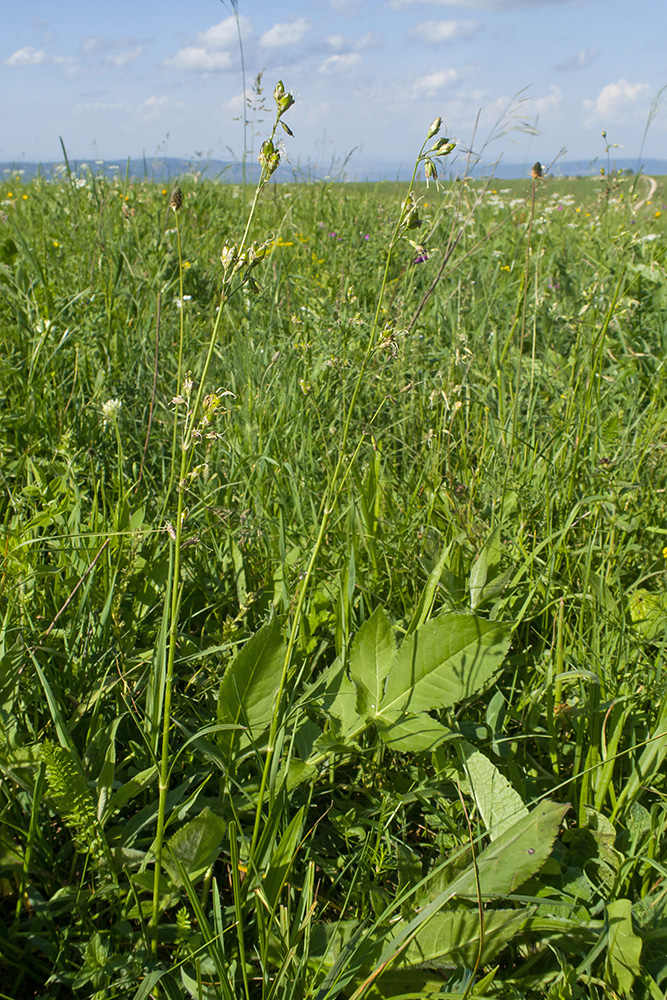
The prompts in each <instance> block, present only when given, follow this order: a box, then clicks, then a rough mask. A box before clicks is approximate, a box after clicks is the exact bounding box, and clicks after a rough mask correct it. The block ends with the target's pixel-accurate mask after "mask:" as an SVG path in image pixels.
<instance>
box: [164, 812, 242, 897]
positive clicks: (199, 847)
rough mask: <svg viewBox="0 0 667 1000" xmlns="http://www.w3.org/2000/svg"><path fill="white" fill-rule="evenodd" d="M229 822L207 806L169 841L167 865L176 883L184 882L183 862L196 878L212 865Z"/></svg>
mask: <svg viewBox="0 0 667 1000" xmlns="http://www.w3.org/2000/svg"><path fill="white" fill-rule="evenodd" d="M226 829H227V824H226V823H225V821H224V820H223V819H221V818H220V816H216V815H215V813H212V812H211V810H210V809H209V808H208V807H207V808H206V809H204V810H203V812H201V813H200V814H199V816H195V818H194V819H191V820H190V821H189V822H187V823H184V824H183V826H182V827H180V828H179V829H178V830H177V831H176V833H174V834H173V836H172V837H170V839H169V841H168V842H167V844H166V845H165V852H164V867H165V869H166V870H167V872H168V873H169V876H170V878H171V880H172V882H173V883H174V884H175V885H182V884H183V880H182V877H181V874H180V872H179V864H180V865H181V866H182V868H183V869H184V870H185V872H186V874H187V876H188V878H189V879H190V880H191V881H192V882H195V881H196V880H197V879H198V878H199V877H200V876H201V875H203V874H204V872H205V871H206V869H207V868H208V867H209V865H212V864H213V862H214V861H215V859H216V858H217V856H218V854H219V851H220V844H221V843H222V838H223V837H224V835H225V830H226Z"/></svg>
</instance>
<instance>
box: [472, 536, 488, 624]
mask: <svg viewBox="0 0 667 1000" xmlns="http://www.w3.org/2000/svg"><path fill="white" fill-rule="evenodd" d="M488 568H489V564H488V561H487V552H486V546H484V547H483V548H482V551H481V552H480V554H479V555H478V556H477V558H476V559H475V561H474V563H473V564H472V569H471V570H470V583H469V586H470V608H471V610H472V611H475V609H476V608H477V606H478V605H479V604H480V602H481V597H482V592H483V590H484V584H485V583H486V574H487V572H488Z"/></svg>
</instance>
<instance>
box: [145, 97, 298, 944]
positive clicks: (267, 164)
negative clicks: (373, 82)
mask: <svg viewBox="0 0 667 1000" xmlns="http://www.w3.org/2000/svg"><path fill="white" fill-rule="evenodd" d="M273 96H274V99H275V102H276V109H277V110H276V119H275V122H274V125H273V129H272V131H271V135H270V137H269V138H268V139H267V140H266V141H265V142H264V144H263V145H262V148H261V150H260V154H259V162H260V164H261V167H262V172H261V175H260V179H259V181H258V184H257V188H256V190H255V196H254V198H253V202H252V205H251V208H250V212H249V213H248V218H247V221H246V227H245V230H244V232H243V236H242V238H241V241H240V243H238V244H235V245H229V244H225V246H224V247H223V250H222V254H221V262H222V266H223V282H222V291H221V295H220V304H219V307H218V312H217V315H216V318H215V323H214V324H213V330H212V331H211V336H210V339H209V344H208V350H207V352H206V359H205V361H204V366H203V368H202V371H201V375H200V378H199V385H198V387H197V392H196V395H195V399H194V403H192V405H190V399H191V393H192V390H193V383H192V379H191V378H190V376H189V374H188V375H186V377H185V380H184V383H183V386H181V382H180V379H181V374H182V358H183V342H184V323H185V317H184V310H183V261H182V257H181V244H180V229H179V226H178V210H179V209H180V207H181V204H182V198H181V192H180V190H179V189H178V188H176V189H175V190H174V193H173V194H172V199H171V207H172V209H173V210H174V213H175V214H176V231H177V236H178V249H179V273H180V299H181V340H180V349H179V362H178V372H179V383H178V392H179V394H178V395H177V396H176V397H175V398H174V400H173V402H174V405H175V406H176V412H175V417H174V425H175V426H174V448H173V454H172V472H171V480H170V487H171V486H173V475H174V471H173V470H174V466H175V465H176V461H175V459H176V442H177V440H178V423H179V421H178V413H179V406H182V405H185V407H186V413H185V417H184V420H183V424H182V428H183V429H182V439H181V459H180V463H179V477H178V483H177V503H176V519H175V524H174V525H173V526H170V528H169V534H170V537H171V545H172V546H173V549H172V552H173V561H172V566H173V572H172V577H171V591H170V596H169V638H168V651H167V669H166V674H165V684H164V692H163V703H162V735H161V741H160V759H159V778H158V815H157V829H156V834H155V848H154V850H155V868H154V872H153V905H152V913H151V919H150V923H149V929H150V935H151V948H152V951H153V954H154V955H155V954H156V953H157V944H158V924H159V920H160V877H161V875H162V868H163V855H164V831H165V824H166V811H167V794H168V792H169V777H170V764H169V762H170V735H171V700H172V688H173V681H174V665H175V662H176V645H177V639H178V612H179V606H180V601H181V592H182V587H181V582H180V577H181V541H182V535H183V525H184V522H185V520H186V518H187V511H186V509H185V503H184V496H185V489H186V487H187V483H188V479H189V477H190V476H192V475H194V472H191V471H190V467H191V463H192V457H193V453H194V447H195V445H196V444H197V443H198V442H199V441H200V440H201V438H202V437H203V436H205V433H206V430H205V429H206V427H207V426H208V425H209V424H210V421H211V418H212V415H213V413H214V411H215V410H216V409H217V408H218V407H219V405H220V395H221V394H220V393H218V392H215V393H210V394H208V395H206V396H205V395H204V387H205V385H206V380H207V378H208V372H209V369H210V366H211V362H212V360H213V353H214V351H215V346H216V344H217V342H218V337H219V334H220V328H221V325H222V317H223V313H224V307H225V304H226V303H227V302H228V301H229V298H230V296H231V295H232V294H233V293H234V292H236V291H238V289H239V288H241V287H243V286H244V285H249V286H250V288H251V289H253V290H255V291H257V290H258V285H257V282H256V280H255V279H254V277H253V276H252V271H253V270H254V269H255V268H256V267H257V266H258V265H259V264H260V263H261V262H262V260H263V259H264V258H265V256H266V249H267V248H266V245H265V244H264V245H259V246H258V245H257V244H256V243H253V244H252V245H250V246H247V241H248V236H249V233H250V228H251V225H252V222H253V218H254V215H255V210H256V208H257V204H258V202H259V198H260V196H261V194H262V192H263V190H264V188H265V187H266V185H267V183H268V181H269V179H270V178H271V176H272V174H274V173H275V171H276V170H277V169H278V166H279V164H280V151H279V150H278V148H277V144H276V143H275V142H274V140H275V137H276V132H277V131H278V127H279V126H281V127H282V129H283V130H284V131H285V132H286V133H287V134H288V135H292V132H291V130H290V129H289V127H288V126H287V125H286V124H285V123H284V122H283V121H282V116H283V115H284V114H285V112H287V111H289V109H290V108H291V107H292V105H293V104H294V97H293V96H292V94H290V93H286V92H285V88H284V86H283V83H282V81H279V82H278V83H277V84H276V87H275V90H274V92H273ZM233 285H234V288H232V286H233ZM181 390H182V392H181Z"/></svg>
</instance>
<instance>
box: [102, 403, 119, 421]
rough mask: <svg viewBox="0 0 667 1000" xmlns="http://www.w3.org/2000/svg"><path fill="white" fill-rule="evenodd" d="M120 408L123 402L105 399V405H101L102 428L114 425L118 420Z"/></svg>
mask: <svg viewBox="0 0 667 1000" xmlns="http://www.w3.org/2000/svg"><path fill="white" fill-rule="evenodd" d="M122 406H123V401H122V400H121V399H107V401H106V403H102V425H103V426H104V427H106V426H107V425H108V424H112V423H115V421H116V420H117V419H118V416H119V414H120V411H121V409H122Z"/></svg>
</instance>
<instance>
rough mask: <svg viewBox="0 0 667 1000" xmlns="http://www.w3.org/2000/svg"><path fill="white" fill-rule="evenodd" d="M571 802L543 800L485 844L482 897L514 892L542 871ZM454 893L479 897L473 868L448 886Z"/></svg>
mask: <svg viewBox="0 0 667 1000" xmlns="http://www.w3.org/2000/svg"><path fill="white" fill-rule="evenodd" d="M569 808H570V804H569V803H566V804H565V805H562V804H561V803H558V802H546V801H545V802H540V804H539V805H537V806H535V808H534V809H531V810H530V812H529V813H528V814H527V815H526V816H523V817H522V818H521V819H520V820H518V821H517V822H516V823H513V824H512V826H510V827H509V828H508V829H506V830H505V831H504V833H501V835H500V836H499V837H498V838H497V839H496V840H494V841H493V843H491V844H489V846H488V847H485V848H484V850H483V851H482V852H481V853H480V854H479V856H478V858H477V870H478V872H479V881H480V886H481V889H482V895H483V896H504V895H506V894H507V893H509V892H514V891H515V890H516V889H518V887H519V886H520V885H521V884H522V883H523V882H526V881H527V880H528V879H529V878H530V877H531V876H532V875H534V874H535V873H536V872H538V871H539V870H540V868H541V867H542V865H543V864H544V862H545V861H546V860H547V858H548V857H549V855H550V854H551V849H552V847H553V843H554V840H555V839H556V836H557V835H558V830H559V829H560V825H561V823H562V821H563V817H564V816H565V813H566V812H567V811H568V809H569ZM449 891H450V892H451V893H452V895H461V896H470V897H473V896H476V894H477V889H476V883H475V873H474V871H473V870H472V868H471V869H470V870H468V871H466V872H465V873H464V874H463V875H461V876H460V877H459V878H457V879H456V880H455V881H454V882H452V883H451V885H450V886H449Z"/></svg>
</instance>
